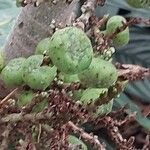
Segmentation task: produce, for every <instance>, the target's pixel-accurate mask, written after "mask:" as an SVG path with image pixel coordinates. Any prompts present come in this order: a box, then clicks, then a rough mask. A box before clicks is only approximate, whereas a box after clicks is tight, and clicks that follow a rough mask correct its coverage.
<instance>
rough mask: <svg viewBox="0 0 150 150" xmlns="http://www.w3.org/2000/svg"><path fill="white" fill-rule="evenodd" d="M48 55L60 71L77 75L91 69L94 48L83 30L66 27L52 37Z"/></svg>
mask: <svg viewBox="0 0 150 150" xmlns="http://www.w3.org/2000/svg"><path fill="white" fill-rule="evenodd" d="M48 54H49V57H50V58H51V60H52V62H53V64H54V65H55V66H56V67H57V68H58V70H59V71H61V72H63V73H66V74H77V73H79V72H82V71H83V70H85V69H87V68H88V67H89V65H90V63H91V61H92V57H93V48H92V44H91V41H90V39H89V38H88V37H87V35H86V34H85V33H84V32H83V31H82V30H81V29H79V28H77V27H66V28H63V29H59V30H57V31H56V32H55V33H54V34H53V36H52V37H51V40H50V43H49V51H48Z"/></svg>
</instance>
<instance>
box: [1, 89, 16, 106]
mask: <svg viewBox="0 0 150 150" xmlns="http://www.w3.org/2000/svg"><path fill="white" fill-rule="evenodd" d="M17 90H18V88H16V89H14V90H13V91H12V92H11V93H9V94H8V95H7V96H6V97H5V98H4V99H2V100H1V101H0V107H1V106H2V105H3V104H4V103H6V102H7V101H8V100H9V98H11V96H13V95H14V94H15V93H16V92H17Z"/></svg>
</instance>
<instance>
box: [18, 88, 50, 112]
mask: <svg viewBox="0 0 150 150" xmlns="http://www.w3.org/2000/svg"><path fill="white" fill-rule="evenodd" d="M35 95H36V93H34V92H32V91H23V92H22V93H21V94H20V96H19V98H18V101H17V106H19V107H24V106H26V105H27V104H29V103H31V101H32V99H33V98H34V96H35ZM47 105H48V102H47V101H46V99H44V98H43V101H41V102H40V103H38V104H36V105H35V106H34V107H33V109H32V112H36V113H38V112H41V111H42V110H43V109H44V108H45V107H46V106H47Z"/></svg>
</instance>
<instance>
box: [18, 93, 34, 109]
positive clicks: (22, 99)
mask: <svg viewBox="0 0 150 150" xmlns="http://www.w3.org/2000/svg"><path fill="white" fill-rule="evenodd" d="M34 96H35V93H34V92H32V91H22V92H21V93H20V95H19V98H18V101H17V106H19V107H23V106H25V105H27V104H29V103H30V102H31V101H32V99H33V97H34Z"/></svg>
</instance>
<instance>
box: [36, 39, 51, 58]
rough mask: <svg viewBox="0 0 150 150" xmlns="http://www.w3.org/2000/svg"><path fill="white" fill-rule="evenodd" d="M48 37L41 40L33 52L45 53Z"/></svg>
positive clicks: (47, 46)
mask: <svg viewBox="0 0 150 150" xmlns="http://www.w3.org/2000/svg"><path fill="white" fill-rule="evenodd" d="M49 42H50V38H45V39H43V40H41V41H40V42H39V43H38V44H37V47H36V50H35V54H39V55H43V54H47V51H48V48H49Z"/></svg>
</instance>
